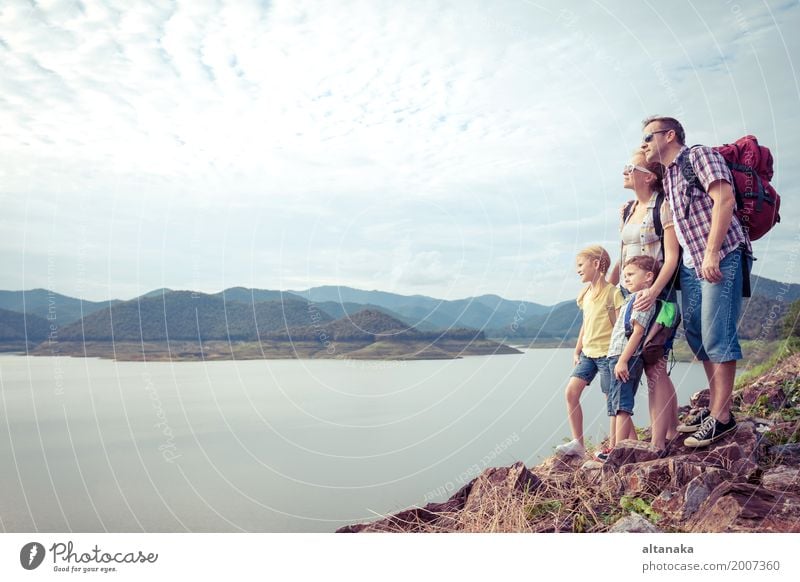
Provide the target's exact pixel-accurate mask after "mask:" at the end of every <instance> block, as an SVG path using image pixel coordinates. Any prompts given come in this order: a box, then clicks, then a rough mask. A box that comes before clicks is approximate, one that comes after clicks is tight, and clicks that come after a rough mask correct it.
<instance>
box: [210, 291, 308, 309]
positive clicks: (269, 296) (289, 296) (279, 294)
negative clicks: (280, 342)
mask: <svg viewBox="0 0 800 582" xmlns="http://www.w3.org/2000/svg"><path fill="white" fill-rule="evenodd" d="M211 296H212V297H220V298H223V297H224V299H225V301H226V302H227V301H238V302H239V303H247V304H250V305H252V304H254V303H263V302H264V301H291V300H304V299H303V298H302V297H300V296H299V295H296V294H294V293H292V292H290V291H272V290H270V289H249V288H247V287H231V288H229V289H225V290H224V291H220V292H219V293H213V294H212V295H211ZM304 301H305V300H304Z"/></svg>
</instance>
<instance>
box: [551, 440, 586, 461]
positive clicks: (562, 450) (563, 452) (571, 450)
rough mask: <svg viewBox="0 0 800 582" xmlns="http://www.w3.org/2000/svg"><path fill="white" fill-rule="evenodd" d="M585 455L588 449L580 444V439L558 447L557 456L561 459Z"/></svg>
mask: <svg viewBox="0 0 800 582" xmlns="http://www.w3.org/2000/svg"><path fill="white" fill-rule="evenodd" d="M585 454H586V449H585V448H583V445H582V444H581V443H579V442H578V439H572V440H571V441H569V442H568V443H564V444H563V445H558V446H557V447H556V455H558V456H560V457H569V456H572V455H577V456H579V457H582V456H583V455H585Z"/></svg>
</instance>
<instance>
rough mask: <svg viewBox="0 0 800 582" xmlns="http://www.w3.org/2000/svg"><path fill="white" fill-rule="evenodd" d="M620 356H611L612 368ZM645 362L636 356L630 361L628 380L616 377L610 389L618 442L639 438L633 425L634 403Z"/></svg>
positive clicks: (610, 364) (610, 365)
mask: <svg viewBox="0 0 800 582" xmlns="http://www.w3.org/2000/svg"><path fill="white" fill-rule="evenodd" d="M618 360H619V358H616V357H614V358H609V359H608V364H609V367H610V368H611V369H613V368H614V366H616V363H617V361H618ZM643 368H644V363H643V361H642V359H641V358H640V357H634V358H633V359H631V361H630V362H628V372H629V374H630V377H629V379H628V381H627V382H622V381H621V380H617V379H614V382H613V383H612V387H611V389H610V391H609V398H610V400H611V406H612V408H613V410H614V412H615V414H616V419H617V420H616V425H617V427H616V435H617V436H616V443H617V444H618V443H619V442H620V441H624V440H628V439H630V440H638V436H637V435H636V429H635V427H634V425H633V419H632V416H633V404H634V397H635V395H636V389H637V388H638V387H639V381H640V380H641V378H642V371H643Z"/></svg>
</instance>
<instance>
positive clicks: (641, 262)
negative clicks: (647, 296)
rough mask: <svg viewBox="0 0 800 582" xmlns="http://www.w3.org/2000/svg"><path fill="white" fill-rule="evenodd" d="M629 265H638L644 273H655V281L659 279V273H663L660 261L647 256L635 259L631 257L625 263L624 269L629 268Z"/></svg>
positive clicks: (639, 256)
mask: <svg viewBox="0 0 800 582" xmlns="http://www.w3.org/2000/svg"><path fill="white" fill-rule="evenodd" d="M628 265H636V266H637V267H639V268H640V269H641V270H642V271H645V272H647V273H653V281H655V280H656V279H657V278H658V273H659V271H661V263H659V262H658V259H654V258H653V257H649V256H647V255H637V256H635V257H631V258H630V259H628V260H627V261H625V264H624V265H623V268H624V267H627V266H628Z"/></svg>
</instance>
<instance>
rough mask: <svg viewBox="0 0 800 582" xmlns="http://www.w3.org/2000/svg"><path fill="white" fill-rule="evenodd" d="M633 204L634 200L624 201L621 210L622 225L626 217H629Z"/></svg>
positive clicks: (624, 223)
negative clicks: (623, 206)
mask: <svg viewBox="0 0 800 582" xmlns="http://www.w3.org/2000/svg"><path fill="white" fill-rule="evenodd" d="M634 204H636V200H628V201H627V202H626V203H625V208H624V209H623V210H622V226H625V225H626V224H627V223H628V219H629V218H630V217H631V211H632V210H633V205H634Z"/></svg>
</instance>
